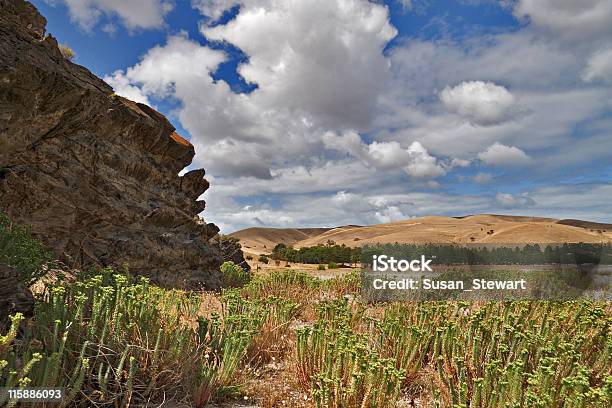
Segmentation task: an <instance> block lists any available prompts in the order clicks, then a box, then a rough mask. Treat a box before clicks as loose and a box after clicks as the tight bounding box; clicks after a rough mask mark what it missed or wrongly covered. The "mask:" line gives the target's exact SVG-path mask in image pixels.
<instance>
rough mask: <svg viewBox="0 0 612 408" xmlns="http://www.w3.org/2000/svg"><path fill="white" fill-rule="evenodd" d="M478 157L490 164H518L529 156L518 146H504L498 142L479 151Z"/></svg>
mask: <svg viewBox="0 0 612 408" xmlns="http://www.w3.org/2000/svg"><path fill="white" fill-rule="evenodd" d="M478 158H479V159H480V160H482V161H483V162H485V163H486V164H488V165H491V166H519V165H522V164H525V163H528V162H529V161H530V158H529V156H527V154H525V152H524V151H522V150H521V149H519V148H518V147H515V146H506V145H503V144H501V143H498V142H495V143H493V144H492V145H491V146H489V147H488V148H487V149H486V150H485V151H483V152H480V153H479V154H478Z"/></svg>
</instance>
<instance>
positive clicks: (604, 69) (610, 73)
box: [582, 48, 612, 82]
mask: <svg viewBox="0 0 612 408" xmlns="http://www.w3.org/2000/svg"><path fill="white" fill-rule="evenodd" d="M582 79H583V80H584V81H587V82H591V81H597V80H601V81H605V82H612V48H608V49H604V50H600V51H598V52H595V53H594V54H593V55H592V56H591V57H590V58H589V61H588V63H587V66H586V67H585V69H584V71H583V72H582Z"/></svg>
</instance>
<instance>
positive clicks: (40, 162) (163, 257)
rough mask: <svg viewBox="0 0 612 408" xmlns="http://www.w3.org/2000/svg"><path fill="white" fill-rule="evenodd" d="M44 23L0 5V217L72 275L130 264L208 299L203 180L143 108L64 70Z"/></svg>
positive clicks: (184, 147)
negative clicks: (27, 230)
mask: <svg viewBox="0 0 612 408" xmlns="http://www.w3.org/2000/svg"><path fill="white" fill-rule="evenodd" d="M45 25H46V20H45V18H44V17H42V16H41V15H40V14H39V13H38V11H37V10H36V8H34V7H33V6H32V5H31V4H29V3H28V2H25V1H23V0H0V210H1V211H4V212H6V213H7V214H8V215H9V217H11V218H12V219H13V220H14V221H15V222H18V223H23V224H28V225H30V226H31V229H32V233H33V234H34V235H35V236H36V237H37V238H39V239H41V240H42V241H43V242H44V243H46V244H47V245H48V246H49V247H50V248H51V249H53V250H54V251H55V252H56V254H58V256H60V257H61V259H62V260H63V261H64V262H66V263H67V264H69V265H70V266H74V267H79V268H85V267H88V266H91V265H101V266H106V265H123V264H127V265H128V266H129V269H130V271H131V272H132V273H135V274H141V275H145V276H148V277H150V278H151V280H152V281H153V282H155V283H158V284H161V285H164V286H173V287H181V288H197V287H200V286H204V287H207V288H217V287H218V286H219V284H220V276H219V265H220V263H221V262H222V255H221V250H220V248H219V245H218V244H215V243H212V242H211V238H212V237H214V236H216V235H217V233H218V228H217V227H216V226H215V225H214V224H207V223H205V222H204V221H202V220H201V219H200V218H199V217H198V214H199V213H200V212H202V211H203V210H204V206H205V204H204V202H203V201H197V198H198V197H199V196H200V195H201V194H202V193H203V192H204V191H206V189H207V188H208V182H207V181H206V180H205V179H204V170H194V171H191V172H188V173H186V174H185V175H183V176H182V177H179V176H178V173H179V172H180V171H181V170H182V169H183V168H184V167H185V166H187V165H189V164H190V163H191V160H192V158H193V156H194V148H193V146H192V145H191V144H190V143H189V142H188V141H186V140H184V139H183V138H182V137H180V136H179V135H178V134H177V133H176V132H175V129H174V127H173V126H172V125H171V124H170V123H169V122H168V120H166V118H165V117H164V116H163V115H162V114H160V113H158V112H156V111H155V110H153V109H151V108H150V107H148V106H146V105H143V104H139V103H134V102H132V101H130V100H127V99H125V98H122V97H120V96H117V95H115V94H114V92H113V89H112V88H111V87H110V86H108V85H107V84H106V83H105V82H103V81H102V80H101V79H99V78H97V77H96V76H95V75H93V74H92V73H91V72H90V71H88V70H87V69H85V68H84V67H81V66H79V65H76V64H73V63H71V62H70V61H68V60H67V59H66V58H64V57H63V56H62V54H61V52H60V50H59V48H58V44H57V41H56V40H55V39H54V38H53V36H51V35H49V34H46V33H45Z"/></svg>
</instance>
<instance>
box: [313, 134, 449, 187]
mask: <svg viewBox="0 0 612 408" xmlns="http://www.w3.org/2000/svg"><path fill="white" fill-rule="evenodd" d="M323 143H324V144H325V146H326V147H327V148H328V149H331V150H337V151H340V152H344V153H349V154H350V155H352V156H353V157H355V158H357V159H359V160H361V161H362V162H363V163H364V164H365V165H367V166H372V167H375V168H377V169H385V170H389V169H402V170H403V171H404V172H406V174H408V175H409V176H411V177H412V178H414V179H428V178H435V177H439V176H443V175H444V174H446V170H445V169H444V167H443V166H442V165H441V164H440V163H439V162H438V160H437V159H436V158H435V157H434V156H432V155H430V154H429V152H428V151H427V149H426V148H425V147H423V145H422V144H421V143H419V142H417V141H414V142H412V143H411V144H410V145H409V146H408V147H407V148H403V147H402V146H401V145H400V144H399V143H398V142H396V141H391V142H377V141H374V142H372V143H370V144H365V143H363V141H362V140H361V137H360V136H359V135H358V134H357V133H356V132H354V131H348V132H345V133H343V134H336V133H334V132H327V133H326V134H325V135H323Z"/></svg>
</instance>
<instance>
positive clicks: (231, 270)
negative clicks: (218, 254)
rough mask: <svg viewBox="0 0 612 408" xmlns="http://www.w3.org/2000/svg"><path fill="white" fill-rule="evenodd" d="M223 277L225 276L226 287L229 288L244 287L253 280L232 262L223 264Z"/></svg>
mask: <svg viewBox="0 0 612 408" xmlns="http://www.w3.org/2000/svg"><path fill="white" fill-rule="evenodd" d="M221 275H222V276H223V284H224V286H229V287H240V286H244V285H246V284H247V283H249V281H250V280H251V274H250V273H249V272H247V271H245V270H244V269H243V268H242V267H241V266H240V265H236V264H235V263H234V262H232V261H227V262H223V265H221Z"/></svg>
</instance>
